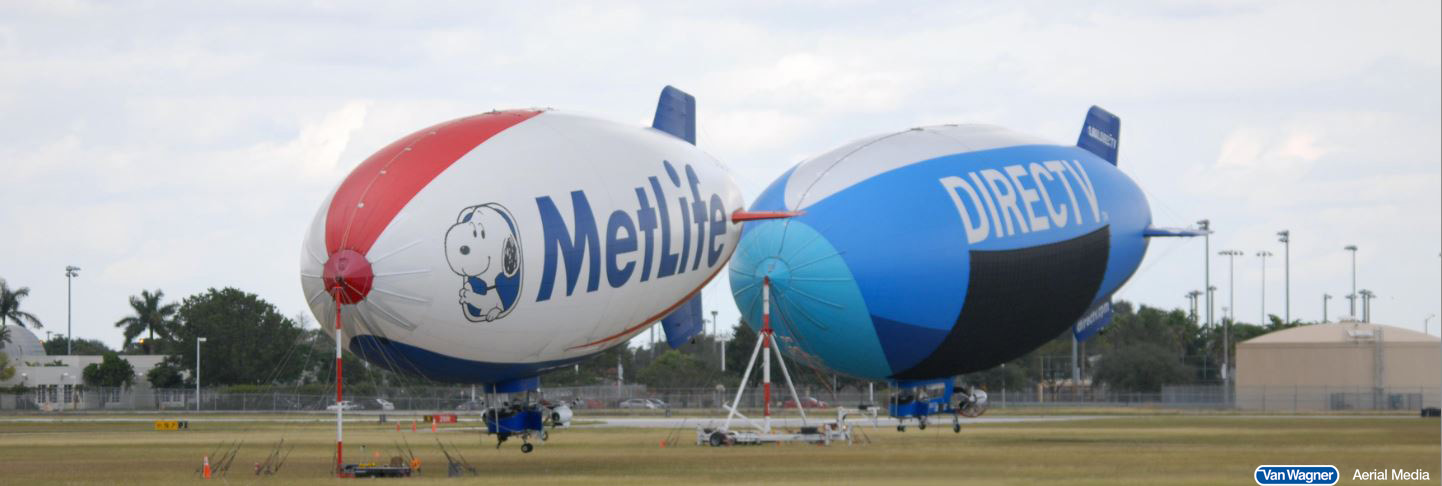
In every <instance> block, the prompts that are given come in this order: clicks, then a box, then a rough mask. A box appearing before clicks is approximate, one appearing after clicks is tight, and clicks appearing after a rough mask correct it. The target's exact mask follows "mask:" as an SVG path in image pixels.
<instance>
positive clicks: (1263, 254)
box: [1257, 250, 1286, 325]
mask: <svg viewBox="0 0 1442 486" xmlns="http://www.w3.org/2000/svg"><path fill="white" fill-rule="evenodd" d="M1257 256H1258V257H1260V258H1261V259H1262V320H1259V321H1257V324H1258V325H1266V323H1267V257H1269V256H1272V252H1270V251H1267V250H1262V251H1259V252H1257ZM1282 324H1286V322H1283V323H1282Z"/></svg>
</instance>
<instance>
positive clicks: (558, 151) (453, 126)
mask: <svg viewBox="0 0 1442 486" xmlns="http://www.w3.org/2000/svg"><path fill="white" fill-rule="evenodd" d="M694 110H695V100H694V98H692V97H691V96H690V95H688V94H686V93H683V92H681V91H679V90H676V89H674V88H670V87H667V88H666V89H665V90H664V91H663V92H662V95H661V102H660V103H659V104H658V108H657V114H656V121H655V123H654V124H653V125H652V126H651V127H641V126H629V125H624V124H619V123H614V122H610V121H606V120H601V119H597V118H592V117H588V116H581V115H576V114H569V113H563V112H558V111H553V110H534V109H533V110H510V111H493V112H488V113H483V114H479V115H474V116H468V117H464V118H459V119H456V120H451V121H448V122H444V123H440V124H438V125H435V126H432V127H429V128H425V129H422V130H420V131H417V132H415V133H412V134H410V135H408V136H405V137H403V138H401V139H399V140H397V141H396V142H394V143H392V144H390V145H389V146H386V147H384V148H382V149H380V150H379V151H377V152H376V153H375V154H374V155H372V156H370V157H369V158H367V159H366V160H365V161H363V162H361V163H360V164H359V165H358V166H357V167H356V168H355V169H354V170H353V171H352V172H351V173H350V174H349V175H348V176H347V177H346V178H345V180H344V181H342V182H341V183H340V185H339V186H338V187H337V188H336V189H335V191H334V192H333V193H332V194H331V195H330V197H329V198H328V199H327V200H326V201H325V202H324V203H323V204H322V205H321V208H320V210H319V211H318V212H317V214H316V217H315V219H314V221H313V222H312V224H311V226H310V228H309V233H308V234H307V236H306V239H305V243H304V245H303V247H302V251H301V265H300V267H301V284H302V287H303V289H304V291H305V297H306V299H307V301H308V302H309V304H310V306H311V310H312V311H313V312H314V314H315V316H316V319H317V320H318V321H320V323H321V328H322V329H325V330H326V331H327V332H334V331H333V330H332V329H333V324H334V323H335V321H336V314H337V310H338V309H339V310H341V311H342V312H343V315H344V316H345V318H344V319H342V320H341V321H342V323H343V330H342V331H343V334H342V335H343V336H344V339H343V340H344V345H345V346H346V347H348V348H349V349H350V350H351V351H353V352H355V353H357V354H358V355H360V356H362V357H364V358H366V359H367V360H369V361H371V362H373V363H375V364H379V365H382V366H386V367H388V368H391V369H394V370H397V371H401V372H408V373H412V374H418V375H422V376H425V377H428V378H431V379H434V380H441V381H450V382H464V383H483V384H498V385H499V384H508V385H510V384H513V385H515V386H516V387H517V388H516V389H534V387H535V383H536V382H535V377H536V376H538V375H539V374H540V373H542V372H544V371H545V370H548V369H553V368H557V367H561V366H566V365H568V364H570V363H574V362H576V361H578V360H580V359H583V358H585V357H586V356H589V355H593V354H596V353H599V352H601V351H603V350H605V349H607V348H610V347H612V346H617V345H620V344H622V343H624V342H626V340H627V339H629V338H630V337H632V336H634V335H636V334H637V333H639V332H641V331H642V330H644V329H647V328H649V327H650V326H651V325H652V324H654V323H656V322H657V321H661V322H662V324H663V327H665V328H666V330H667V337H668V340H669V341H671V342H673V343H679V342H684V341H685V340H686V339H687V338H689V337H690V336H691V335H694V334H695V332H696V331H698V330H699V329H700V325H701V324H700V320H701V317H700V313H701V306H700V303H699V300H698V299H699V297H698V296H697V294H698V293H699V290H700V289H701V287H702V286H704V285H705V284H706V282H708V281H709V280H711V279H712V278H713V277H714V276H716V275H717V274H719V273H720V271H721V269H723V268H724V267H725V265H726V262H727V261H728V260H729V259H730V257H731V254H732V252H733V251H734V250H735V249H736V242H737V239H738V238H739V237H740V225H739V224H737V223H733V222H732V221H731V218H730V214H731V213H732V212H733V211H735V210H736V209H739V208H740V207H741V206H742V200H741V193H740V191H739V190H738V188H737V186H736V184H735V182H733V181H732V179H731V175H730V173H729V172H728V171H727V170H726V169H725V168H724V167H722V166H721V164H720V163H719V162H718V161H716V159H714V158H712V157H711V156H710V155H708V154H706V153H705V152H703V151H701V150H700V149H698V148H697V147H696V145H695V140H696V139H695V133H696V127H695V111H694ZM498 388H499V387H498Z"/></svg>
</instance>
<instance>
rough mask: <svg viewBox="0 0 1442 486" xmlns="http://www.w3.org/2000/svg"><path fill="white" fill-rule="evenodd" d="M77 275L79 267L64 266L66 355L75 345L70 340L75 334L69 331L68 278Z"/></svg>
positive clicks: (78, 274) (72, 339) (73, 338)
mask: <svg viewBox="0 0 1442 486" xmlns="http://www.w3.org/2000/svg"><path fill="white" fill-rule="evenodd" d="M78 276H80V267H77V266H75V265H66V266H65V354H66V355H67V356H69V355H70V354H73V353H71V346H74V345H75V343H73V342H72V341H74V340H75V335H74V334H72V333H71V332H70V308H71V305H70V280H71V279H74V278H75V277H78Z"/></svg>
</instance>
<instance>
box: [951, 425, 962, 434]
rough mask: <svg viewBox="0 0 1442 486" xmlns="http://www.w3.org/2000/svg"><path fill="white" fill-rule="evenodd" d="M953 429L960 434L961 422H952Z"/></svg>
mask: <svg viewBox="0 0 1442 486" xmlns="http://www.w3.org/2000/svg"><path fill="white" fill-rule="evenodd" d="M951 431H952V432H956V433H958V434H960V433H961V424H951Z"/></svg>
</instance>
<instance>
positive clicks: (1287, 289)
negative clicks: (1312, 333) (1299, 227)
mask: <svg viewBox="0 0 1442 486" xmlns="http://www.w3.org/2000/svg"><path fill="white" fill-rule="evenodd" d="M1277 236H1279V237H1280V241H1281V242H1282V271H1283V272H1284V273H1285V274H1286V283H1285V284H1284V287H1283V292H1284V293H1285V294H1286V296H1285V297H1284V298H1283V300H1282V320H1283V323H1285V324H1291V323H1292V230H1282V231H1278V232H1277Z"/></svg>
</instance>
